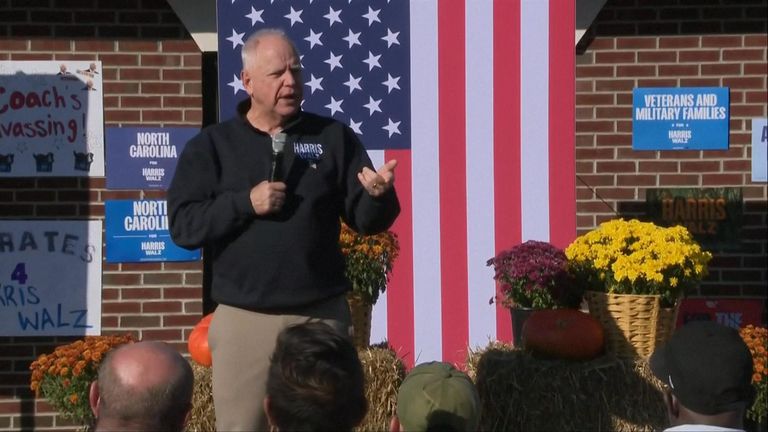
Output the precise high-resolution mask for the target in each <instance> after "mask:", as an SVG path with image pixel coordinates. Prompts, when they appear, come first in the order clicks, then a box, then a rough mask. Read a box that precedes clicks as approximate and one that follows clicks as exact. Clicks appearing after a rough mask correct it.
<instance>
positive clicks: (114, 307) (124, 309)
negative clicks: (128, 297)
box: [101, 301, 141, 314]
mask: <svg viewBox="0 0 768 432" xmlns="http://www.w3.org/2000/svg"><path fill="white" fill-rule="evenodd" d="M140 312H141V303H138V302H127V301H120V302H117V303H115V302H104V303H102V305H101V313H104V314H124V313H140Z"/></svg>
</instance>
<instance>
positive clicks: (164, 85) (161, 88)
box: [141, 82, 181, 94]
mask: <svg viewBox="0 0 768 432" xmlns="http://www.w3.org/2000/svg"><path fill="white" fill-rule="evenodd" d="M180 92H181V85H180V84H179V83H169V82H142V83H141V93H143V94H179V93H180Z"/></svg>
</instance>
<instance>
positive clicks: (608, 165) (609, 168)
mask: <svg viewBox="0 0 768 432" xmlns="http://www.w3.org/2000/svg"><path fill="white" fill-rule="evenodd" d="M635 170H636V166H635V163H634V162H627V161H611V162H597V166H596V168H595V171H596V172H597V173H617V172H621V173H627V172H634V171H635Z"/></svg>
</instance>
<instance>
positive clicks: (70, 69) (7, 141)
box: [0, 61, 104, 177]
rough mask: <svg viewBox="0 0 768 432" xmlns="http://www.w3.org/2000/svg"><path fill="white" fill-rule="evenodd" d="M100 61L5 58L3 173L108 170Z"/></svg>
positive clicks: (1, 76)
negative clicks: (18, 59)
mask: <svg viewBox="0 0 768 432" xmlns="http://www.w3.org/2000/svg"><path fill="white" fill-rule="evenodd" d="M102 98H103V88H102V74H101V63H100V62H83V61H63V62H56V61H2V62H0V177H37V176H58V177H61V176H67V177H79V176H96V177H100V176H103V175H104V110H103V102H102Z"/></svg>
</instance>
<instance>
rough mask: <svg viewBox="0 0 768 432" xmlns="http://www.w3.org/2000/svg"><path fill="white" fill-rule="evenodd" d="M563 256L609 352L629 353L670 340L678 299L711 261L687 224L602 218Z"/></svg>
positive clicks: (648, 351)
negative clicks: (598, 323) (600, 327)
mask: <svg viewBox="0 0 768 432" xmlns="http://www.w3.org/2000/svg"><path fill="white" fill-rule="evenodd" d="M565 254H566V255H567V256H568V260H569V266H570V271H571V273H572V274H573V275H574V276H575V278H576V280H577V282H578V283H579V284H580V285H581V286H582V288H583V289H585V297H586V299H587V303H588V304H589V308H590V313H592V314H593V315H595V316H596V318H598V319H600V320H601V322H602V323H603V325H604V327H605V328H606V336H607V346H608V349H609V351H613V352H614V353H616V354H617V355H619V356H628V357H635V356H637V355H642V356H645V355H650V354H651V353H652V352H653V350H654V349H655V348H656V345H658V344H660V343H663V342H665V341H666V339H667V338H668V336H669V335H670V334H671V332H672V330H673V328H674V324H675V320H676V318H677V307H678V306H679V301H680V299H681V298H682V297H683V296H684V295H685V293H687V292H688V291H689V290H690V289H691V288H693V287H694V286H695V285H696V284H697V283H698V282H699V281H701V279H702V278H704V276H706V274H707V264H708V263H709V260H710V259H712V254H710V253H709V252H707V251H704V250H702V249H701V247H700V246H699V244H698V243H696V242H695V241H694V240H693V237H692V236H691V233H690V232H689V231H688V230H687V229H686V228H685V227H683V226H674V227H669V228H665V227H660V226H658V225H655V224H653V223H651V222H641V221H639V220H636V219H632V220H624V219H613V220H610V221H607V222H603V223H602V224H600V226H599V227H598V228H596V229H594V230H592V231H590V232H588V233H586V234H584V235H581V236H579V237H578V238H576V240H574V241H573V243H571V244H570V245H569V246H568V247H567V248H566V250H565ZM612 330H613V331H612Z"/></svg>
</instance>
